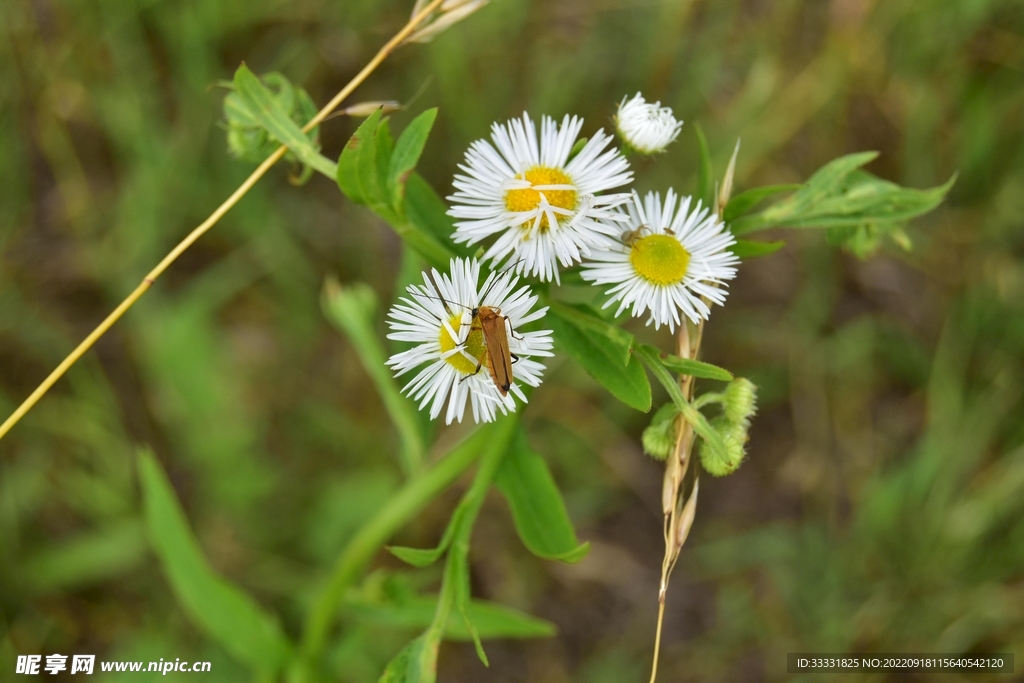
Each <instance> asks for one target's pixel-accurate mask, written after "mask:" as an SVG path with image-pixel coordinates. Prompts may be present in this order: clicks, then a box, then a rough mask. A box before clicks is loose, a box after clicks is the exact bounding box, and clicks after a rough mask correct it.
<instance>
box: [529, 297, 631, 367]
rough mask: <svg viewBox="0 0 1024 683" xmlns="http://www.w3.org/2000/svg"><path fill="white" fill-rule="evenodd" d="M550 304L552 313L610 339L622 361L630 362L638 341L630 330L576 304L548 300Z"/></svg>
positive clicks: (626, 363) (578, 326) (623, 362)
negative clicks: (606, 320)
mask: <svg viewBox="0 0 1024 683" xmlns="http://www.w3.org/2000/svg"><path fill="white" fill-rule="evenodd" d="M548 306H549V308H550V310H551V313H553V314H554V315H557V316H560V317H562V318H563V319H565V320H566V321H567V322H569V323H571V324H573V325H574V326H576V327H577V328H579V329H580V330H582V331H584V332H588V333H591V334H595V335H597V336H598V337H601V338H602V339H606V340H608V342H610V343H611V344H613V345H614V346H615V347H616V348H617V350H618V351H617V355H618V356H619V358H620V359H621V363H622V364H623V365H628V364H629V360H630V358H631V357H632V352H633V344H635V343H636V339H635V338H634V337H633V335H631V334H630V333H629V332H626V331H625V330H624V329H622V328H621V327H616V326H615V325H611V324H609V323H607V322H605V321H604V320H602V319H601V318H598V317H597V316H596V315H594V314H593V313H591V312H589V311H587V310H585V309H582V308H578V307H576V306H570V305H569V304H564V303H562V302H560V301H551V302H548Z"/></svg>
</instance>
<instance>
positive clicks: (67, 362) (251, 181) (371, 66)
mask: <svg viewBox="0 0 1024 683" xmlns="http://www.w3.org/2000/svg"><path fill="white" fill-rule="evenodd" d="M443 1H444V0H433V1H432V2H431V3H430V4H428V5H427V6H426V7H424V8H423V10H422V11H420V12H419V13H418V14H416V16H414V17H413V18H412V19H410V20H409V23H407V24H406V25H405V26H404V27H402V30H401V31H399V32H398V33H396V34H395V35H394V37H393V38H392V39H391V40H389V41H388V42H387V43H386V44H385V45H384V47H382V48H381V49H380V50H379V51H378V52H377V54H376V55H374V57H373V59H371V60H370V61H369V63H367V65H366V66H365V67H363V70H362V71H360V72H359V73H358V74H356V76H355V78H353V79H352V80H351V81H349V82H348V85H346V86H345V87H344V88H342V89H341V90H340V91H339V92H338V94H337V95H335V96H334V98H333V99H332V100H331V101H330V102H328V103H327V104H326V105H324V107H323V109H321V110H320V111H319V112H317V114H316V116H314V117H313V118H312V119H311V120H310V121H309V123H307V124H306V125H305V126H303V128H302V130H303V132H309V131H310V130H312V129H313V128H315V127H316V126H317V125H319V124H320V122H321V121H323V120H324V119H325V118H327V116H328V115H329V114H330V113H331V112H332V111H334V110H335V109H337V107H338V105H340V104H341V103H342V102H343V101H344V100H345V98H347V97H348V96H349V95H351V94H352V91H353V90H355V89H356V88H358V87H359V86H360V85H361V84H362V82H363V81H365V80H366V79H367V77H368V76H369V75H370V74H372V73H373V72H374V70H376V68H377V67H378V66H380V64H381V62H383V61H384V60H385V59H387V57H388V55H390V54H391V53H392V52H393V51H394V50H395V48H397V47H398V46H399V45H401V44H402V42H403V41H405V39H406V38H408V37H409V36H410V35H411V34H412V32H413V31H415V30H416V28H417V27H418V26H419V25H420V24H421V23H422V22H423V21H424V20H425V19H426V18H427V17H429V16H430V15H431V14H433V12H434V10H436V9H437V8H438V7H440V5H441V3H442V2H443ZM287 151H288V148H287V147H285V146H284V145H282V146H281V147H278V148H277V151H275V152H274V153H273V154H271V155H270V156H269V157H267V159H266V160H265V161H264V162H263V163H262V164H260V165H259V166H257V167H256V170H255V171H253V172H252V174H251V175H250V176H249V177H248V178H246V179H245V182H243V183H242V184H241V185H240V186H239V187H238V189H237V190H235V191H234V192H233V193H232V194H231V196H230V197H228V198H227V199H226V200H224V203H223V204H221V205H220V206H218V207H217V210H216V211H214V212H213V213H212V214H210V217H209V218H207V219H206V220H205V221H203V222H202V224H200V225H199V226H198V227H197V228H196V229H195V230H193V231H192V232H190V233H189V234H188V236H187V237H185V239H183V240H182V241H181V242H179V243H178V245H177V246H176V247H174V249H172V250H171V252H170V253H169V254H167V256H165V257H164V258H163V260H162V261H160V263H158V264H157V266H156V268H154V269H153V270H151V271H149V274H147V275H146V277H145V278H143V279H142V282H141V283H139V286H138V287H136V288H135V290H134V291H133V292H132V293H131V294H129V295H128V298H126V299H125V300H124V301H122V302H121V304H120V305H119V306H118V307H117V308H115V309H114V310H113V312H112V313H111V314H110V315H108V316H107V317H106V318H105V319H104V320H103V322H101V323H100V324H99V325H98V326H97V327H96V329H94V330H93V331H92V332H90V333H89V336H88V337H86V338H85V339H84V340H82V343H81V344H79V345H78V346H76V347H75V350H74V351H72V352H71V353H70V354H68V356H67V358H65V359H64V360H63V361H61V363H60V365H58V366H57V367H56V369H55V370H54V371H53V372H51V373H50V375H49V376H48V377H47V378H46V379H45V380H43V383H42V384H40V385H39V386H38V387H36V390H35V391H33V392H32V394H31V395H30V396H29V397H28V398H26V399H25V400H24V402H22V404H21V405H20V406H18V409H17V410H15V411H14V412H13V413H12V414H11V416H10V417H8V418H7V419H6V420H5V421H4V423H3V424H2V425H0V439H3V438H4V436H5V435H6V434H7V432H9V431H11V428H12V427H14V425H16V424H17V423H18V421H19V420H20V419H21V418H22V417H24V416H25V414H26V413H27V412H28V411H30V410H31V409H32V406H34V405H35V404H36V403H37V402H38V401H39V399H40V398H42V397H43V395H45V394H46V392H47V391H49V390H50V387H52V386H53V385H54V384H56V383H57V380H59V379H60V378H61V377H63V376H64V373H65V372H67V371H68V368H70V367H71V366H72V365H74V364H75V363H76V362H77V361H78V359H79V358H81V357H82V356H83V355H85V352H86V351H88V350H89V349H91V348H92V345H93V344H95V343H96V340H98V339H99V338H100V337H102V336H103V335H104V334H106V332H107V330H109V329H110V328H111V327H113V326H114V323H116V322H117V321H118V320H120V318H121V316H122V315H124V314H125V312H126V311H127V310H128V309H129V308H131V307H132V306H133V305H134V304H135V302H136V301H138V300H139V299H140V298H142V295H143V294H145V293H146V291H147V290H148V289H149V288H150V287H151V286H152V285H153V283H154V282H156V279H157V278H158V277H160V275H162V274H163V272H164V271H165V270H167V268H168V267H169V266H170V265H171V264H172V263H174V262H175V261H176V260H177V258H178V257H179V256H181V255H182V254H183V253H184V252H185V250H186V249H188V248H189V247H191V246H192V245H193V244H194V243H195V241H196V240H198V239H199V238H200V237H202V236H203V235H204V234H205V233H206V231H207V230H209V229H210V228H212V227H213V226H214V225H216V224H217V221H219V220H220V219H221V218H222V217H223V216H224V214H226V213H227V212H228V211H229V210H231V208H232V207H233V206H234V205H235V204H237V203H238V201H239V200H240V199H241V198H242V197H244V196H245V194H246V193H247V192H248V191H249V190H250V189H252V187H253V185H255V184H256V182H257V181H259V179H260V178H262V177H263V176H264V174H266V172H267V171H269V170H270V167H271V166H273V165H274V164H276V163H277V162H278V161H280V159H281V157H283V156H284V154H285V152H287Z"/></svg>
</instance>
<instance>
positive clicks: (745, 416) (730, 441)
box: [700, 377, 757, 477]
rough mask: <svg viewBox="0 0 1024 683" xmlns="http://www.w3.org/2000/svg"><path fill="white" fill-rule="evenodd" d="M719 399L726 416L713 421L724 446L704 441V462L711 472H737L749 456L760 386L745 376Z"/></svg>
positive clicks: (715, 475)
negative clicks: (751, 422) (750, 430)
mask: <svg viewBox="0 0 1024 683" xmlns="http://www.w3.org/2000/svg"><path fill="white" fill-rule="evenodd" d="M717 400H718V402H720V403H721V404H722V415H721V416H719V417H717V418H715V419H714V420H712V421H711V426H712V428H714V430H715V432H716V433H717V434H718V436H720V437H721V439H722V447H718V445H717V444H713V443H711V442H710V441H707V440H703V441H702V442H701V447H700V462H701V465H703V466H704V469H705V470H707V472H708V474H710V475H712V476H714V477H722V476H725V475H727V474H732V473H733V472H735V471H736V470H737V469H738V468H739V466H740V463H742V462H743V458H744V457H745V455H746V450H745V449H746V444H747V439H748V438H749V437H748V430H749V428H750V418H751V417H753V416H754V413H756V412H757V387H756V386H755V385H754V383H753V382H751V381H750V380H749V379H744V378H742V377H741V378H739V379H735V380H733V381H732V382H730V383H729V385H728V386H727V387H726V388H725V391H724V392H722V393H721V394H720V395H719V396H718V397H717Z"/></svg>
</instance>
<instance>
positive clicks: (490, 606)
mask: <svg viewBox="0 0 1024 683" xmlns="http://www.w3.org/2000/svg"><path fill="white" fill-rule="evenodd" d="M436 608H437V596H426V595H424V596H416V597H413V598H408V599H405V600H402V601H400V602H383V603H373V602H367V601H361V600H350V601H348V602H346V603H345V604H344V605H343V607H342V609H343V610H344V612H345V615H346V618H350V619H352V620H353V621H355V622H357V623H360V624H366V625H368V626H378V627H390V628H402V629H406V628H407V629H410V630H412V629H423V628H426V627H427V626H429V625H430V622H431V620H432V619H433V618H434V610H435V609H436ZM467 613H468V614H469V617H470V619H472V621H473V623H474V624H475V625H476V630H477V635H479V636H480V638H481V639H483V640H494V639H497V638H547V637H550V636H553V635H554V634H555V632H556V630H557V629H556V627H555V625H554V624H552V623H551V622H550V621H546V620H544V619H540V618H539V617H535V616H532V615H530V614H526V613H525V612H521V611H519V610H517V609H513V608H512V607H507V606H505V605H502V604H499V603H496V602H490V601H488V600H471V601H470V602H469V606H468V608H467ZM444 638H445V640H454V641H460V642H468V641H470V640H472V635H471V634H470V633H469V631H467V630H466V626H465V623H464V621H463V620H462V619H449V620H448V624H447V625H446V626H445V632H444Z"/></svg>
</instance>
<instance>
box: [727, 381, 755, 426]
mask: <svg viewBox="0 0 1024 683" xmlns="http://www.w3.org/2000/svg"><path fill="white" fill-rule="evenodd" d="M722 409H723V410H724V411H725V419H726V420H728V421H729V422H730V423H732V424H734V425H742V426H743V428H744V429H746V427H747V426H748V425H750V418H751V417H753V416H754V413H756V412H757V386H756V385H755V384H754V383H753V382H751V381H750V380H749V379H746V378H744V377H739V378H737V379H734V380H733V381H731V382H729V385H728V386H727V387H726V388H725V391H724V392H723V393H722Z"/></svg>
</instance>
